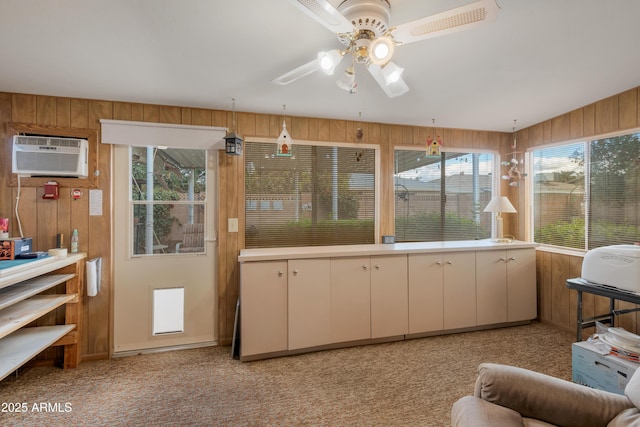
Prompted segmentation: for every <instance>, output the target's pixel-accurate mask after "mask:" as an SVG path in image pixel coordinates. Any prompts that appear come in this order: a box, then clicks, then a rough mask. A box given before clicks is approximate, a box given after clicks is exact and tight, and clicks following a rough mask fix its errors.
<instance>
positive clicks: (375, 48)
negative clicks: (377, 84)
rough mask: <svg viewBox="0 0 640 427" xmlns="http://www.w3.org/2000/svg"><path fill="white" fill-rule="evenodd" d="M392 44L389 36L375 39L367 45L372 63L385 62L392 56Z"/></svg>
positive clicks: (380, 63) (379, 63)
mask: <svg viewBox="0 0 640 427" xmlns="http://www.w3.org/2000/svg"><path fill="white" fill-rule="evenodd" d="M393 50H394V44H393V41H392V40H391V39H390V38H389V37H385V36H382V37H379V38H377V39H375V40H374V41H373V42H372V43H371V46H370V47H369V59H370V60H371V62H373V63H374V64H378V65H383V64H386V63H387V62H388V61H389V60H390V59H391V57H392V56H393Z"/></svg>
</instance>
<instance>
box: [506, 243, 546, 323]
mask: <svg viewBox="0 0 640 427" xmlns="http://www.w3.org/2000/svg"><path fill="white" fill-rule="evenodd" d="M506 252H507V253H506V258H507V321H508V322H521V321H525V320H531V319H535V318H536V316H537V315H538V305H537V301H538V295H537V289H536V251H535V249H509V250H507V251H506Z"/></svg>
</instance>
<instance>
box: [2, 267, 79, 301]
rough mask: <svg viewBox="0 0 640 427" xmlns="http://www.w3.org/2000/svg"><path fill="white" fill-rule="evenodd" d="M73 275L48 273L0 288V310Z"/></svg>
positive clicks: (71, 277)
mask: <svg viewBox="0 0 640 427" xmlns="http://www.w3.org/2000/svg"><path fill="white" fill-rule="evenodd" d="M75 276H76V275H75V274H50V275H48V276H40V277H35V278H33V279H29V280H26V281H24V282H21V283H20V284H18V285H13V286H9V287H7V288H2V289H0V310H2V309H4V308H7V307H9V306H11V305H13V304H15V303H18V302H20V301H22V300H25V299H27V298H29V297H32V296H34V295H37V294H39V293H40V292H43V291H46V290H47V289H51V288H53V287H54V286H56V285H59V284H60V283H64V282H66V281H67V280H71V279H73V278H74V277H75Z"/></svg>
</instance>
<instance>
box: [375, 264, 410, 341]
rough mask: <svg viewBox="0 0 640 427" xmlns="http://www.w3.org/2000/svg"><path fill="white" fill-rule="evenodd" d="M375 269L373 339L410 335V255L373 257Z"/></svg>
mask: <svg viewBox="0 0 640 427" xmlns="http://www.w3.org/2000/svg"><path fill="white" fill-rule="evenodd" d="M371 265H372V269H371V338H384V337H392V336H396V335H404V334H407V333H408V332H409V293H408V288H407V275H408V270H407V255H385V256H372V257H371Z"/></svg>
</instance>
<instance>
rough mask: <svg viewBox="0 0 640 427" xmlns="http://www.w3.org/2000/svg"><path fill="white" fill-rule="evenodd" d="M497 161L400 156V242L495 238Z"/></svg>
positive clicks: (459, 155)
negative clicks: (493, 202) (489, 207)
mask: <svg viewBox="0 0 640 427" xmlns="http://www.w3.org/2000/svg"><path fill="white" fill-rule="evenodd" d="M493 169H494V155H493V154H491V153H464V152H442V153H441V155H440V156H427V155H426V153H425V151H424V150H420V151H417V150H408V149H399V150H395V174H394V194H395V226H396V241H399V242H410V241H444V240H473V239H484V238H489V237H491V213H485V212H483V210H484V208H485V207H486V206H487V204H488V203H489V201H490V200H491V196H492V194H493V176H494V173H493Z"/></svg>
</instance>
